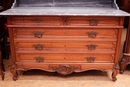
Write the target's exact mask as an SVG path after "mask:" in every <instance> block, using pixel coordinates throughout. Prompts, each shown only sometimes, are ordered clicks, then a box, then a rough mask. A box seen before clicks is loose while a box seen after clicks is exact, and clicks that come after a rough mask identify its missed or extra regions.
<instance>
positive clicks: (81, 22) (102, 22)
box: [67, 17, 119, 26]
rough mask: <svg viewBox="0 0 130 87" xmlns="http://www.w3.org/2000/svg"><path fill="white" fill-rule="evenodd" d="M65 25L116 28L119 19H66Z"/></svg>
mask: <svg viewBox="0 0 130 87" xmlns="http://www.w3.org/2000/svg"><path fill="white" fill-rule="evenodd" d="M67 25H74V26H118V25H119V17H68V18H67Z"/></svg>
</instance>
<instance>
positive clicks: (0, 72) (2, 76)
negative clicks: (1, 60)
mask: <svg viewBox="0 0 130 87" xmlns="http://www.w3.org/2000/svg"><path fill="white" fill-rule="evenodd" d="M0 74H1V78H2V80H4V75H5V74H4V73H3V71H2V70H1V71H0Z"/></svg>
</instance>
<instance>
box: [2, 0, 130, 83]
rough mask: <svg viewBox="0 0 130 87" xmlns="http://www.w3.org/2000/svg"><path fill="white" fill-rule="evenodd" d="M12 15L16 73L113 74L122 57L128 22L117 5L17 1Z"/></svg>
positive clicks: (105, 0)
mask: <svg viewBox="0 0 130 87" xmlns="http://www.w3.org/2000/svg"><path fill="white" fill-rule="evenodd" d="M0 15H6V16H7V21H8V23H7V27H8V31H9V39H10V45H11V56H12V57H11V59H12V65H11V72H12V74H13V75H14V76H13V79H14V80H17V77H18V74H17V70H23V71H26V70H30V69H40V70H45V71H48V72H58V73H59V74H62V75H68V74H71V73H73V72H83V71H87V70H93V69H94V70H101V71H107V70H112V72H113V73H112V80H113V81H116V75H117V74H118V70H119V67H118V58H119V52H120V42H121V34H122V28H123V23H124V17H125V16H130V15H129V14H128V13H126V12H123V11H121V10H119V9H118V7H117V5H116V3H115V0H16V1H15V2H14V4H13V6H12V8H11V9H9V10H7V11H5V12H2V13H0Z"/></svg>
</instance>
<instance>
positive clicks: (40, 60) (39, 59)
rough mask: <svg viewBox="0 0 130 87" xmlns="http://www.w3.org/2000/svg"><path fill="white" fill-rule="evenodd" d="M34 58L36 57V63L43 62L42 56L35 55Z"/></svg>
mask: <svg viewBox="0 0 130 87" xmlns="http://www.w3.org/2000/svg"><path fill="white" fill-rule="evenodd" d="M35 59H36V62H37V63H40V62H43V61H44V58H43V57H40V56H39V57H35Z"/></svg>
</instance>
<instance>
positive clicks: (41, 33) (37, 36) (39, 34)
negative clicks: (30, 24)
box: [33, 31, 43, 38]
mask: <svg viewBox="0 0 130 87" xmlns="http://www.w3.org/2000/svg"><path fill="white" fill-rule="evenodd" d="M33 34H34V37H36V38H41V37H42V35H43V32H40V31H36V32H33Z"/></svg>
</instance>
